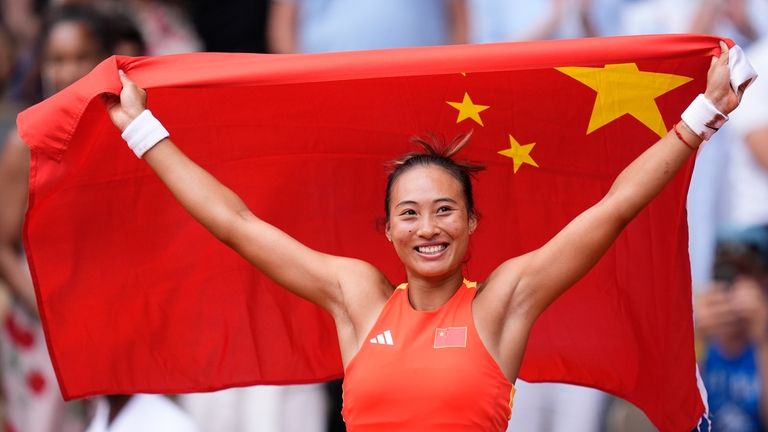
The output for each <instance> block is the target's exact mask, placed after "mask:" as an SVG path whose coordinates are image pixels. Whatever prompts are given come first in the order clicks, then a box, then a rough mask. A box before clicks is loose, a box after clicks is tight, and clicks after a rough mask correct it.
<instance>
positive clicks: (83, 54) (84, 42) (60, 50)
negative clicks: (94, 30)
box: [42, 21, 104, 96]
mask: <svg viewBox="0 0 768 432" xmlns="http://www.w3.org/2000/svg"><path fill="white" fill-rule="evenodd" d="M103 59H104V54H103V53H102V52H101V49H100V44H99V43H98V41H97V40H95V39H94V37H93V35H92V34H91V33H90V32H89V31H88V28H87V27H86V26H85V25H83V24H82V23H79V22H77V21H64V22H61V23H58V24H56V25H55V26H54V27H53V28H52V29H51V32H50V34H49V35H48V39H47V40H46V43H45V51H44V57H43V70H42V72H43V74H42V75H43V81H44V83H45V89H46V91H47V92H51V93H56V92H58V91H60V90H61V89H63V88H64V87H66V86H68V85H70V84H72V83H73V82H75V81H77V80H78V79H80V78H82V77H84V76H85V75H86V74H87V73H88V72H90V71H91V69H93V68H94V67H95V66H96V65H97V64H99V62H100V61H101V60H103ZM47 96H48V95H47Z"/></svg>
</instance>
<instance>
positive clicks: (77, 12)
mask: <svg viewBox="0 0 768 432" xmlns="http://www.w3.org/2000/svg"><path fill="white" fill-rule="evenodd" d="M65 22H76V23H79V24H82V25H83V26H85V28H86V29H87V30H88V32H89V33H90V34H91V37H93V39H94V40H95V41H96V43H97V44H98V46H99V50H100V51H101V53H102V55H103V56H104V57H107V56H108V55H109V54H110V53H111V52H112V47H113V46H114V42H115V38H114V34H113V33H112V31H110V22H109V19H108V18H107V16H106V15H105V14H104V13H102V12H101V11H99V10H97V9H96V8H94V7H92V6H87V5H78V4H71V5H63V6H59V7H56V8H53V9H51V10H50V12H49V13H48V15H47V16H46V19H45V23H44V26H43V32H42V37H41V42H42V43H43V44H45V43H46V41H47V40H48V37H49V36H50V33H51V30H53V28H54V27H56V26H57V25H59V24H61V23H65Z"/></svg>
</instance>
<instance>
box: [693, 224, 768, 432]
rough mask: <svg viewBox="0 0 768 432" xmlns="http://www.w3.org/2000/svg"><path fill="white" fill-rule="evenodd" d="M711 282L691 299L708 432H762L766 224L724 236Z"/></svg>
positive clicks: (767, 380) (766, 423)
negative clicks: (703, 345) (702, 353)
mask: <svg viewBox="0 0 768 432" xmlns="http://www.w3.org/2000/svg"><path fill="white" fill-rule="evenodd" d="M715 277H716V279H717V281H716V282H715V283H713V284H712V285H711V286H710V287H709V289H708V290H707V291H705V292H703V293H700V294H699V295H698V296H697V301H696V307H695V309H694V310H695V315H696V329H697V332H698V335H699V337H701V338H702V339H704V340H705V341H706V342H707V343H708V347H707V350H706V357H705V359H704V363H703V368H702V378H703V381H704V385H705V386H706V388H707V392H708V401H709V408H710V411H711V420H712V430H716V431H720V432H759V431H763V430H766V429H768V419H766V418H765V417H764V416H765V414H766V413H768V395H767V394H766V393H765V389H768V295H766V294H767V292H768V225H764V226H758V227H752V228H747V229H740V230H735V231H728V232H726V233H725V234H724V235H723V236H722V238H721V240H720V242H719V244H718V248H717V253H716V259H715Z"/></svg>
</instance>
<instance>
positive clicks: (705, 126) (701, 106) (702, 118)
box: [680, 94, 728, 141]
mask: <svg viewBox="0 0 768 432" xmlns="http://www.w3.org/2000/svg"><path fill="white" fill-rule="evenodd" d="M680 117H681V118H682V119H683V121H684V122H685V124H686V125H687V126H688V128H689V129H691V131H693V133H695V134H696V135H698V136H699V138H701V139H702V140H704V141H707V140H708V139H710V138H712V135H714V133H715V132H717V130H718V129H720V127H721V126H722V125H724V124H725V122H726V121H728V116H727V115H725V114H723V113H721V112H720V111H719V110H718V109H717V108H715V106H714V105H713V104H712V102H710V101H709V99H707V97H706V96H704V95H703V94H699V95H698V96H696V99H694V100H693V102H691V104H690V105H688V108H686V109H685V111H683V115H682V116H680Z"/></svg>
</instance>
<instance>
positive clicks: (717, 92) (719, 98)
mask: <svg viewBox="0 0 768 432" xmlns="http://www.w3.org/2000/svg"><path fill="white" fill-rule="evenodd" d="M704 96H706V97H707V99H709V101H710V102H712V104H713V105H715V108H717V109H718V110H719V111H720V112H721V113H723V114H726V115H727V114H729V113H730V112H731V111H733V110H735V109H736V107H737V106H739V102H740V97H739V96H738V95H737V94H736V92H735V91H733V88H731V71H730V69H729V67H728V45H726V44H725V42H723V41H720V56H718V57H712V65H711V66H710V67H709V72H707V89H706V91H704Z"/></svg>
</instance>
